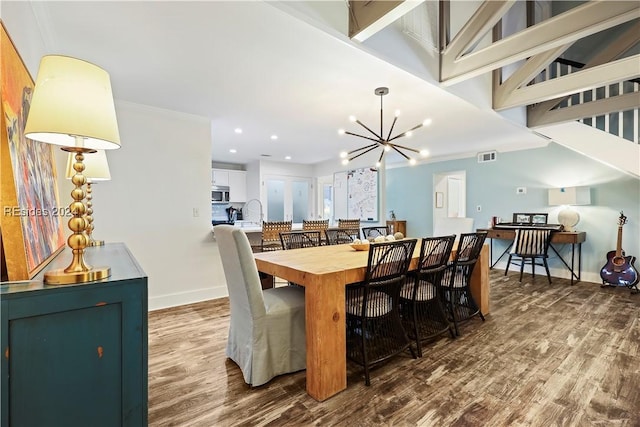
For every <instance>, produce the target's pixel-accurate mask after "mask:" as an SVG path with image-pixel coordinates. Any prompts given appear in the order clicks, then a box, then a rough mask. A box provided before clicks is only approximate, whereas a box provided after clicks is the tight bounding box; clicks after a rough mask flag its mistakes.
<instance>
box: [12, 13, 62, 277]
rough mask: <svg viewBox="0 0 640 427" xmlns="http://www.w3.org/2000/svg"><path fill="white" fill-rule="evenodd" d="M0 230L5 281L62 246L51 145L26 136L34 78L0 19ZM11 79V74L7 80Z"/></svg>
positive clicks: (30, 272)
mask: <svg viewBox="0 0 640 427" xmlns="http://www.w3.org/2000/svg"><path fill="white" fill-rule="evenodd" d="M0 27H1V31H0V32H1V34H0V46H1V47H2V48H1V49H0V52H1V54H0V75H1V76H2V79H1V82H0V85H1V89H2V95H1V102H0V125H1V128H0V183H1V186H0V188H1V190H0V201H1V203H0V204H1V205H2V206H1V208H2V213H1V214H0V229H1V230H2V231H1V233H2V244H3V246H4V251H3V255H4V258H5V259H4V263H3V266H6V272H7V279H8V280H10V281H15V280H29V279H31V278H32V277H33V276H35V275H36V274H37V273H38V272H39V271H40V270H41V269H42V268H43V267H44V266H45V265H47V264H48V263H49V261H51V259H52V258H53V257H54V256H55V255H56V254H58V253H59V252H60V251H61V250H62V249H64V246H65V238H64V234H63V231H62V214H63V213H65V212H66V210H65V209H61V208H60V203H59V197H58V187H57V184H56V176H57V173H56V164H55V158H54V155H53V148H52V147H51V145H49V144H41V143H38V142H34V141H32V140H30V139H27V138H25V137H24V126H25V123H26V120H27V116H28V114H29V106H30V102H31V96H32V95H33V90H34V86H35V84H34V81H33V79H32V78H31V75H30V74H29V71H28V70H27V68H26V66H25V64H24V62H23V61H22V58H21V57H20V54H19V53H18V51H17V49H16V47H15V45H14V44H13V41H12V40H11V38H10V37H9V34H8V32H7V30H6V28H5V26H4V22H2V21H0ZM9 77H11V78H9Z"/></svg>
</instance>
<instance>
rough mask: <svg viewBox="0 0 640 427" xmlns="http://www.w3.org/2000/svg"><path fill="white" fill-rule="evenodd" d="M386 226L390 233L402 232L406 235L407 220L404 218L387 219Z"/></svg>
mask: <svg viewBox="0 0 640 427" xmlns="http://www.w3.org/2000/svg"><path fill="white" fill-rule="evenodd" d="M387 228H388V229H389V233H390V234H395V233H402V235H403V236H405V237H406V236H407V221H405V220H392V221H387Z"/></svg>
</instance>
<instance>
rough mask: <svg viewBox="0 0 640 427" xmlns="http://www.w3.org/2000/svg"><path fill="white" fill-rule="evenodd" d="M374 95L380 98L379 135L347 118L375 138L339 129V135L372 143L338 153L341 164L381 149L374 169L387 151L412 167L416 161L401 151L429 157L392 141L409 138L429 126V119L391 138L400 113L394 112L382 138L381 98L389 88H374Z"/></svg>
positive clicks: (353, 118) (423, 151)
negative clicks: (389, 126) (392, 151)
mask: <svg viewBox="0 0 640 427" xmlns="http://www.w3.org/2000/svg"><path fill="white" fill-rule="evenodd" d="M374 93H375V94H376V95H378V96H379V97H380V133H379V134H377V133H375V132H374V131H372V130H371V129H370V128H368V127H367V126H365V125H364V123H362V122H361V121H360V120H358V119H357V118H355V117H353V116H351V117H349V120H351V121H352V122H355V123H358V124H359V125H360V126H362V127H363V128H365V129H366V130H367V131H369V132H370V133H371V134H372V135H373V136H375V138H372V137H370V136H365V135H360V134H357V133H353V132H348V131H345V130H343V129H340V130H339V131H338V132H339V133H340V134H341V135H344V134H347V135H353V136H358V137H360V138H364V139H368V140H370V141H373V143H372V144H369V145H365V146H363V147H360V148H357V149H355V150H351V151H349V152H346V151H345V152H342V153H340V157H341V158H342V159H343V160H342V164H343V165H346V164H348V163H349V162H350V161H352V160H353V159H355V158H358V157H360V156H362V155H363V154H367V153H368V152H370V151H373V150H375V149H376V148H381V149H382V150H381V152H380V157H379V158H378V161H377V162H376V167H380V165H381V164H382V159H383V158H384V155H385V153H386V152H388V151H391V150H395V151H396V152H397V153H399V154H400V155H401V156H402V157H404V158H405V159H407V160H408V161H409V163H410V164H412V165H414V164H415V163H416V160H415V159H414V158H412V157H409V156H408V155H407V154H406V153H404V152H403V151H402V150H405V151H411V152H413V153H417V154H420V155H421V156H422V157H426V156H427V155H429V152H428V151H427V150H420V151H418V150H416V149H414V148H410V147H406V146H404V145H399V144H395V143H393V142H392V141H395V140H396V139H398V138H402V137H403V136H407V137H409V136H411V134H412V133H413V131H414V130H416V129H419V128H421V127H422V126H429V125H430V124H431V119H426V120H425V121H424V122H422V123H420V124H419V125H417V126H414V127H412V128H411V129H409V130H408V131H405V132H402V133H401V134H398V135H396V136H394V137H392V136H391V133H392V132H393V128H394V126H395V125H396V121H397V120H398V116H399V115H400V112H399V111H396V114H395V117H394V119H393V123H391V128H390V129H389V133H388V134H387V137H386V138H384V136H383V134H384V132H383V127H382V126H383V119H382V116H383V108H382V97H383V96H385V95H386V94H388V93H389V88H386V87H379V88H376V90H375V91H374Z"/></svg>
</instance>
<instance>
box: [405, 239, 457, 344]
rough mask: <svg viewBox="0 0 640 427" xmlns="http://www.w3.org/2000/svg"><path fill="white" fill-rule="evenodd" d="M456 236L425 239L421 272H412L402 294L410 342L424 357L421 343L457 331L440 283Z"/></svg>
mask: <svg viewBox="0 0 640 427" xmlns="http://www.w3.org/2000/svg"><path fill="white" fill-rule="evenodd" d="M455 238H456V236H455V234H454V235H451V236H442V237H427V238H423V239H422V244H421V246H420V261H419V264H418V269H417V270H414V271H411V272H409V276H408V278H407V282H406V283H405V284H404V286H403V287H402V290H401V291H400V313H401V315H402V324H403V325H404V328H405V330H406V331H407V334H408V335H409V338H411V339H413V340H415V342H416V346H417V349H418V356H419V357H422V341H425V340H428V339H431V338H434V337H436V336H438V335H440V334H442V333H445V332H447V331H448V332H449V333H450V334H451V337H452V338H455V331H454V328H453V325H452V324H451V322H449V320H448V318H447V313H446V312H445V310H444V308H443V306H442V295H441V294H442V287H441V281H442V278H443V276H444V272H445V269H446V268H447V263H448V262H449V258H450V256H451V249H453V242H454V241H455Z"/></svg>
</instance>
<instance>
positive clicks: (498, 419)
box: [149, 270, 640, 427]
mask: <svg viewBox="0 0 640 427" xmlns="http://www.w3.org/2000/svg"><path fill="white" fill-rule="evenodd" d="M502 274H503V272H502V271H500V270H492V271H491V314H490V315H488V316H487V319H486V321H485V322H484V323H483V322H482V321H481V320H480V319H479V318H477V317H476V318H474V319H472V320H471V321H469V322H467V323H464V324H462V326H461V330H460V332H461V336H460V337H458V338H456V339H451V338H449V337H448V336H444V337H443V338H441V339H439V340H437V341H435V342H433V343H431V344H427V345H425V346H424V349H423V352H424V356H423V357H422V358H421V359H415V360H414V359H412V358H411V356H410V355H409V353H408V352H407V353H405V354H403V355H401V356H398V357H397V358H395V359H392V360H390V361H389V362H388V363H386V364H384V365H381V366H380V367H378V368H376V369H374V370H373V371H372V373H371V386H370V387H366V386H365V385H364V379H363V375H362V370H361V369H360V368H359V367H357V366H355V365H350V364H349V365H348V368H349V372H348V379H347V381H348V387H347V389H346V390H345V391H343V392H341V393H340V394H338V395H336V396H334V397H332V398H330V399H328V400H327V401H325V402H317V401H315V400H314V399H312V398H311V397H309V396H307V394H306V392H305V373H304V371H303V372H298V373H294V374H290V375H283V376H280V377H277V378H275V379H274V380H272V381H271V382H269V383H268V384H266V385H265V386H262V387H258V388H255V389H251V388H250V387H248V386H247V385H246V384H245V383H244V381H243V379H242V375H241V372H240V369H239V368H238V367H237V366H236V365H235V363H233V362H231V361H230V360H227V359H226V357H225V355H224V350H225V345H226V340H227V328H228V324H229V304H228V300H227V299H219V300H212V301H207V302H203V303H198V304H192V305H187V306H181V307H175V308H170V309H166V310H159V311H154V312H151V313H150V314H149V425H150V426H207V427H212V426H236V425H246V426H249V425H250V426H306V425H317V426H350V427H354V426H373V425H376V426H377V425H394V426H640V294H639V295H630V292H629V290H627V289H626V288H605V289H601V288H600V287H599V285H597V284H594V283H584V282H582V283H578V284H575V285H574V286H570V285H569V281H568V280H563V279H558V278H554V279H553V284H552V285H549V284H548V283H547V279H546V277H545V276H544V275H542V276H536V279H535V281H533V282H532V280H531V276H530V275H525V277H524V279H523V283H522V284H520V283H519V282H518V273H514V274H510V275H509V276H508V277H506V278H505V277H503V276H502Z"/></svg>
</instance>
